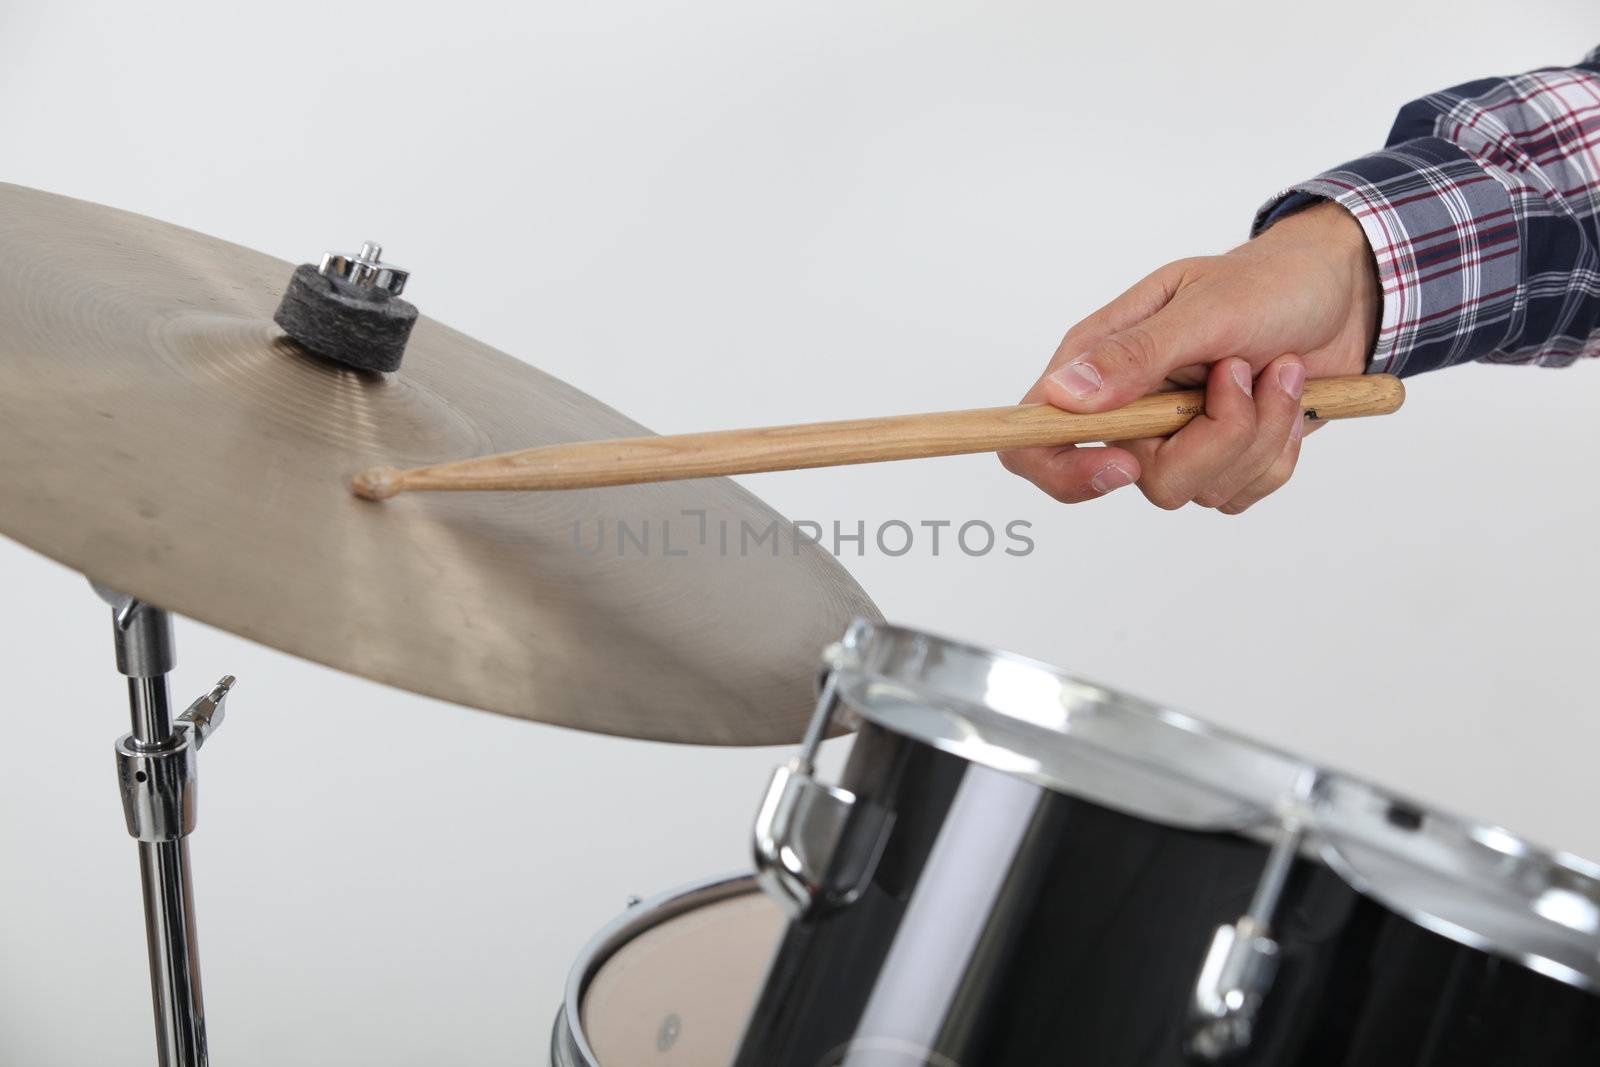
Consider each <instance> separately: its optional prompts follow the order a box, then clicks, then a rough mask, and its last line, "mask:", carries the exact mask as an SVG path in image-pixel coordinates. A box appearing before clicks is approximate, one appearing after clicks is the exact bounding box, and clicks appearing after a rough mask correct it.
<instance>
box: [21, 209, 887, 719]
mask: <svg viewBox="0 0 1600 1067" xmlns="http://www.w3.org/2000/svg"><path fill="white" fill-rule="evenodd" d="M313 251H315V252H318V253H320V252H321V249H317V250H313ZM292 270H293V267H292V266H291V265H290V264H288V263H285V262H283V261H281V260H278V259H274V258H272V257H270V256H266V255H263V254H261V253H258V252H254V251H251V250H250V249H247V248H241V247H239V246H238V245H233V244H229V243H227V242H225V241H221V240H217V239H216V238H212V237H208V236H205V235H204V234H199V233H195V232H193V231H191V230H185V229H182V228H180V227H177V226H173V225H170V224H168V223H164V222H159V221H156V220H154V219H149V218H145V217H143V216H139V215H134V214H130V213H128V212H124V211H118V210H114V209H111V208H107V207H103V206H99V205H96V204H90V203H86V202H84V201H79V200H72V199H68V198H66V197H61V196H56V195H52V194H49V193H44V192H40V191H37V190H32V189H26V188H22V187H19V186H13V185H0V456H3V459H0V533H3V534H5V535H6V536H8V537H11V538H13V539H15V540H17V541H19V542H21V543H22V544H24V545H27V546H29V547H30V548H33V549H34V550H36V551H38V552H40V553H43V554H44V555H46V556H49V557H51V558H53V559H56V560H59V561H60V562H62V563H64V564H66V565H67V566H69V567H72V568H73V569H75V570H78V571H81V572H82V573H83V574H85V575H86V576H88V577H89V578H91V579H93V580H94V581H96V582H99V583H101V584H103V585H107V586H110V587H112V588H115V589H118V590H120V591H122V592H124V593H127V594H130V595H132V596H135V597H138V598H140V599H142V600H145V601H148V602H149V603H152V604H155V605H158V606H160V607H163V608H166V609H168V610H170V611H174V612H178V613H180V614H183V615H187V616H190V617H192V618H195V619H198V620H200V621H202V622H205V623H209V624H211V625H213V626H217V627H220V628H222V629H225V630H229V631H232V632H233V633H236V634H238V635H240V636H242V637H246V638H249V639H251V640H254V641H259V642H261V643H263V644H266V645H270V646H272V647H274V648H278V649H281V650H283V651H285V652H289V653H292V654H294V655H297V656H302V657H304V658H306V659H309V660H314V661H316V662H318V663H324V664H327V665H329V666H331V667H335V668H337V669H339V670H343V671H348V672H350V673H352V674H357V675H361V676H363V677H366V678H371V679H374V680H376V681H379V682H384V683H387V684H389V685H394V686H398V687H400V688H403V689H408V690H411V691H413V692H417V693H423V694H426V695H428V696H433V697H437V698H439V699H441V700H446V701H449V702H451V703H455V704H462V705H466V706H469V707H475V708H482V709H485V710H488V711H495V712H500V713H503V714H506V715H513V716H517V717H520V718H525V719H532V720H537V721H539V722H545V723H553V724H556V725H559V726H568V727H575V728H577V729H582V730H592V731H597V732H600V733H608V734H619V735H624V736H629V737H640V738H650V739H655V740H662V741H680V742H694V743H709V744H776V743H785V742H791V741H794V740H796V739H797V738H798V737H799V736H800V733H801V731H802V730H803V728H804V725H805V723H806V721H807V719H808V718H809V717H810V713H811V708H812V705H813V702H814V696H813V683H814V680H815V675H816V670H817V662H818V658H817V657H818V653H819V652H820V651H821V649H822V648H823V647H824V646H825V645H826V644H827V643H828V642H830V641H832V640H834V639H835V638H837V637H838V635H839V634H840V633H842V632H843V630H844V628H845V625H846V623H847V622H848V620H849V619H850V618H851V617H852V616H854V615H867V616H871V617H875V616H876V615H877V612H876V610H875V609H874V607H873V605H872V602H871V600H870V599H868V597H867V596H866V594H865V593H864V592H862V590H861V589H860V588H859V587H858V586H857V585H856V583H855V582H854V581H853V580H852V579H851V578H850V576H849V575H848V574H847V573H846V572H845V570H844V568H843V567H841V566H840V565H839V564H838V562H837V561H836V560H834V559H833V558H832V557H831V556H829V555H827V554H826V553H825V552H823V551H821V550H820V549H818V548H817V547H816V546H815V544H814V543H812V542H810V541H809V540H808V539H806V538H805V537H804V536H795V533H794V530H793V528H792V527H790V526H789V525H788V524H787V522H785V521H784V520H782V519H781V517H780V516H778V514H777V513H776V512H774V511H772V510H771V509H770V508H768V507H767V506H765V505H764V504H762V503H761V502H760V501H759V500H757V499H756V498H755V497H754V496H752V495H751V494H750V493H748V492H746V491H745V490H743V489H741V488H740V487H739V486H737V485H735V484H733V483H732V482H729V481H727V480H725V479H707V480H701V481H693V482H676V483H661V484H653V485H637V486H627V487H616V488H607V489H591V490H580V491H576V492H571V493H558V494H520V495H516V496H508V495H504V494H485V493H462V494H418V495H415V496H409V497H406V498H405V499H401V500H397V501H391V502H389V503H388V504H386V505H376V504H373V503H370V502H368V501H364V500H360V499H357V498H356V497H354V496H352V495H351V493H350V489H349V485H348V481H347V479H348V476H349V474H350V472H351V471H356V470H360V469H362V468H363V467H366V466H370V465H372V464H376V463H384V464H393V463H401V464H420V463H426V462H431V461H433V460H437V459H438V458H439V457H441V456H470V455H478V454H482V453H486V452H500V451H508V450H511V449H519V448H528V447H531V446H535V445H543V444H554V443H558V442H564V441H577V440H587V439H595V438H607V437H626V436H632V435H637V434H640V433H647V432H648V431H645V430H644V429H643V428H642V427H640V426H639V425H638V424H637V423H635V422H633V421H631V420H629V419H627V418H625V417H624V416H622V415H621V414H619V413H617V412H616V411H613V410H612V409H610V408H608V407H606V406H605V405H604V404H601V403H600V402H599V401H597V400H595V399H593V398H591V397H589V396H587V395H586V394H584V393H582V392H579V391H578V390H577V389H574V388H572V387H571V386H569V385H566V384H564V383H562V382H560V381H558V380H557V379H555V378H553V377H551V376H550V375H548V374H545V373H543V372H542V371H539V370H537V369H535V368H533V367H531V366H528V365H527V364H525V363H522V362H520V361H518V360H516V359H513V358H512V357H510V356H508V355H505V354H503V353H501V352H498V351H496V350H494V349H492V348H490V347H489V346H487V345H484V344H481V343H479V342H477V341H474V340H473V339H472V338H470V337H467V336H465V335H463V334H461V333H458V332H456V331H454V330H452V329H450V328H449V327H447V326H443V325H441V324H439V323H437V322H434V321H432V320H431V319H428V318H426V317H422V318H419V319H418V321H417V323H416V326H415V328H414V330H413V332H412V335H411V340H410V344H409V347H408V348H407V350H406V356H405V362H404V364H403V365H402V366H401V368H400V370H399V371H398V372H396V373H394V374H391V375H380V374H376V373H371V372H365V371H356V370H352V369H349V368H347V367H344V366H341V365H339V364H335V363H332V362H329V361H326V360H323V359H322V358H320V357H317V356H314V355H312V354H310V353H308V352H307V351H305V350H304V349H302V348H301V347H299V346H298V345H297V344H296V343H295V342H293V341H291V340H289V339H288V338H287V337H285V336H284V335H283V333H282V331H281V330H279V329H278V327H276V326H275V325H273V322H272V314H273V310H274V308H275V307H276V306H277V303H278V299H279V297H280V296H281V295H282V293H283V291H284V287H285V285H286V283H287V282H288V279H289V276H290V274H291V272H292ZM413 291H415V287H413ZM774 523H776V524H777V525H776V526H774V525H773V524H774ZM746 530H748V531H749V532H748V533H746V532H745V531H746Z"/></svg>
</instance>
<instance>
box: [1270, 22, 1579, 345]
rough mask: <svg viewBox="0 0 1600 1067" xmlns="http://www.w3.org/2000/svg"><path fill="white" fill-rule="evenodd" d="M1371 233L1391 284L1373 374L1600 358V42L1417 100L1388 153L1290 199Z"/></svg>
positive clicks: (1287, 197) (1276, 209) (1289, 208)
mask: <svg viewBox="0 0 1600 1067" xmlns="http://www.w3.org/2000/svg"><path fill="white" fill-rule="evenodd" d="M1318 199H1329V200H1334V201H1337V202H1338V203H1339V204H1341V205H1342V206H1344V207H1345V208H1346V209H1347V210H1348V211H1349V212H1350V213H1351V214H1352V215H1354V216H1355V218H1356V220H1357V221H1358V222H1360V224H1361V228H1362V229H1363V230H1364V231H1365V232H1366V235H1367V241H1368V242H1369V243H1370V244H1371V245H1372V252H1373V256H1374V258H1375V259H1376V261H1377V265H1378V277H1379V281H1380V283H1381V286H1382V290H1383V317H1382V320H1381V322H1380V325H1379V329H1378V338H1377V344H1376V345H1375V347H1374V349H1373V352H1372V356H1371V358H1370V360H1369V361H1368V365H1367V369H1368V370H1369V371H1371V372H1374V373H1377V372H1388V373H1391V374H1401V375H1410V374H1417V373H1420V372H1422V371H1425V370H1434V369H1436V368H1439V367H1448V366H1451V365H1453V364H1456V363H1464V362H1467V361H1469V360H1484V361H1488V362H1494V363H1531V364H1539V365H1542V366H1547V367H1562V366H1566V365H1567V364H1569V363H1571V362H1572V361H1573V360H1575V359H1577V358H1578V357H1579V356H1597V355H1600V251H1597V250H1600V49H1596V50H1595V51H1594V52H1592V53H1590V54H1589V56H1588V57H1587V58H1585V60H1584V61H1583V62H1582V63H1581V64H1579V65H1578V66H1576V67H1569V68H1551V69H1545V70H1536V71H1533V72H1531V73H1528V74H1519V75H1515V76H1513V77H1509V78H1488V79H1485V80H1482V81H1475V82H1469V83H1467V84H1466V85H1460V86H1457V87H1456V88H1454V89H1447V90H1445V91H1444V92H1441V93H1434V94H1433V95H1431V96H1427V97H1424V98H1422V99H1421V100H1417V101H1415V102H1413V103H1410V104H1407V105H1406V106H1405V107H1404V108H1402V109H1401V111H1400V115H1399V117H1398V118H1397V119H1396V120H1395V124H1394V129H1393V130H1391V131H1390V133H1389V140H1388V144H1387V147H1385V148H1384V149H1383V150H1382V151H1380V152H1374V153H1372V154H1371V155H1366V156H1362V157H1361V158H1359V159H1355V160H1352V161H1351V162H1349V163H1346V164H1344V165H1343V166H1340V167H1335V168H1334V169H1332V170H1329V171H1326V172H1324V173H1322V174H1320V175H1318V176H1317V177H1315V178H1312V179H1311V180H1310V181H1307V182H1303V183H1301V184H1299V185H1296V186H1294V187H1293V188H1292V189H1289V190H1287V191H1286V192H1284V193H1281V194H1279V195H1278V196H1277V197H1275V198H1273V200H1271V201H1270V202H1268V204H1267V205H1266V206H1265V207H1263V208H1262V209H1261V211H1260V212H1259V213H1258V214H1257V216H1256V221H1255V226H1254V227H1253V229H1252V235H1253V234H1256V233H1260V232H1261V231H1262V230H1264V229H1266V228H1267V227H1268V226H1270V225H1271V224H1272V223H1273V222H1275V221H1277V220H1278V219H1279V218H1282V217H1283V216H1284V215H1286V214H1289V213H1290V212H1293V211H1295V210H1298V209H1299V208H1300V207H1303V206H1305V205H1306V204H1307V203H1310V202H1311V201H1313V200H1318Z"/></svg>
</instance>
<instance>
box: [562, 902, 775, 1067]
mask: <svg viewBox="0 0 1600 1067" xmlns="http://www.w3.org/2000/svg"><path fill="white" fill-rule="evenodd" d="M760 891H761V889H760V887H759V886H758V885H757V884H756V878H755V875H754V874H751V873H749V872H742V873H738V874H724V875H717V876H714V877H711V878H704V879H701V880H700V881H698V882H690V883H689V884H688V885H684V886H679V887H678V888H676V889H669V890H667V891H665V892H663V893H658V894H656V895H655V896H653V897H647V898H646V899H644V900H641V901H639V902H638V903H637V904H632V905H630V906H629V907H628V909H627V910H626V911H624V912H623V913H622V914H621V915H618V916H617V917H616V918H614V919H612V920H611V921H610V922H608V923H606V925H604V926H602V927H601V928H600V930H599V932H597V933H596V934H595V935H594V936H593V937H591V938H590V939H589V940H588V942H586V943H585V944H584V946H583V949H582V951H580V952H579V953H578V958H577V959H576V960H575V961H574V962H573V964H572V967H571V969H570V970H569V971H568V972H567V985H566V1000H565V1002H564V1003H563V1004H562V1005H561V1010H560V1012H558V1013H557V1015H556V1023H555V1028H554V1032H553V1033H552V1034H551V1059H552V1061H553V1062H554V1063H555V1064H556V1065H557V1067H600V1063H599V1061H598V1060H597V1059H595V1055H594V1049H592V1048H590V1047H589V1035H588V1034H587V1033H585V1032H584V1029H583V998H584V995H585V994H586V993H588V991H589V985H590V983H591V982H593V981H594V977H595V975H597V974H599V973H600V968H602V967H604V966H605V965H606V962H607V961H608V960H610V959H611V957H612V956H614V955H616V954H617V953H618V952H619V951H621V950H622V949H623V948H625V947H626V946H627V945H629V944H630V943H631V942H632V941H633V939H634V938H636V937H638V936H639V935H640V934H643V933H645V932H647V931H649V930H653V929H655V928H656V927H658V926H660V925H661V924H662V923H666V922H670V921H672V920H673V919H676V918H678V917H679V916H680V915H686V914H688V913H689V912H691V911H694V910H696V909H697V908H703V907H706V906H708V905H711V904H716V903H718V902H720V901H723V900H729V899H731V898H733V897H737V896H742V895H744V894H746V893H759V892H760ZM563 1038H564V1039H565V1041H563ZM574 1057H576V1059H575V1058H574Z"/></svg>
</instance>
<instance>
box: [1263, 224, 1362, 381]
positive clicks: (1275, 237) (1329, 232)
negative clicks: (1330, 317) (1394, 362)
mask: <svg viewBox="0 0 1600 1067" xmlns="http://www.w3.org/2000/svg"><path fill="white" fill-rule="evenodd" d="M1255 240H1256V242H1261V243H1265V244H1268V245H1269V246H1270V245H1274V244H1279V243H1280V242H1282V243H1283V244H1292V245H1295V246H1297V247H1299V248H1301V249H1306V250H1309V251H1310V252H1311V253H1312V254H1314V255H1315V256H1316V258H1317V259H1318V260H1319V261H1321V262H1323V263H1325V264H1326V265H1328V266H1329V267H1330V268H1331V269H1332V271H1333V273H1334V276H1335V278H1336V279H1337V282H1338V286H1339V290H1340V292H1341V294H1342V295H1343V296H1344V298H1345V300H1346V302H1347V306H1348V309H1349V311H1348V319H1347V321H1348V322H1349V323H1350V329H1351V330H1352V332H1353V333H1354V334H1355V335H1356V337H1357V338H1359V342H1360V343H1361V363H1360V364H1359V365H1358V366H1353V367H1351V368H1349V369H1350V373H1355V374H1359V373H1361V372H1362V371H1364V370H1365V369H1366V357H1367V356H1368V355H1370V354H1371V352H1372V350H1373V346H1374V345H1375V344H1376V342H1377V339H1378V326H1379V323H1380V322H1381V320H1382V316H1383V290H1382V287H1381V285H1380V284H1379V281H1378V261H1377V259H1376V258H1375V257H1374V256H1373V253H1372V245H1371V243H1370V242H1369V241H1368V240H1367V235H1366V232H1365V231H1364V230H1362V228H1361V224H1360V223H1359V222H1357V221H1356V217H1355V216H1354V215H1352V214H1351V213H1350V212H1349V211H1348V210H1347V209H1346V208H1345V207H1343V206H1342V205H1340V204H1339V203H1337V202H1335V201H1333V200H1319V201H1317V202H1316V203H1314V204H1311V205H1309V206H1307V207H1306V208H1304V209H1302V210H1300V211H1297V212H1295V213H1294V214H1292V215H1288V216H1285V217H1284V218H1282V219H1279V220H1278V221H1277V222H1276V223H1274V224H1273V225H1272V227H1271V228H1270V229H1268V230H1267V231H1266V232H1265V233H1263V234H1261V235H1260V236H1259V237H1257V238H1256V239H1255Z"/></svg>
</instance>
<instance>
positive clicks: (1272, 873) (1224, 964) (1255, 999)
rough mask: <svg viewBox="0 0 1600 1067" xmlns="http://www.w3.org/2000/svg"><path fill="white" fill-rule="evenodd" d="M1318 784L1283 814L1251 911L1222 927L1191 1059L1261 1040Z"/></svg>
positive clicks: (1193, 1027)
mask: <svg viewBox="0 0 1600 1067" xmlns="http://www.w3.org/2000/svg"><path fill="white" fill-rule="evenodd" d="M1315 789H1316V776H1315V775H1314V774H1312V775H1308V776H1307V777H1306V779H1305V780H1303V781H1302V782H1301V783H1300V789H1299V796H1298V797H1297V798H1296V799H1295V800H1294V801H1292V802H1291V810H1289V811H1287V812H1286V813H1285V814H1284V815H1283V816H1282V822H1281V823H1280V828H1279V832H1278V837H1277V840H1275V841H1274V842H1273V844H1272V849H1271V851H1270V852H1268V853H1267V862H1266V865H1265V866H1264V867H1263V868H1262V871H1261V878H1260V880H1259V881H1258V882H1257V883H1256V889H1255V893H1254V895H1253V896H1252V897H1251V900H1250V907H1249V910H1248V911H1247V912H1246V913H1245V914H1244V915H1242V916H1241V917H1240V918H1239V919H1237V920H1236V921H1234V922H1231V923H1224V924H1223V925H1221V926H1219V927H1217V930H1216V932H1215V933H1214V934H1213V935H1212V937H1211V947H1210V949H1209V950H1208V951H1207V952H1206V956H1205V960H1204V962H1202V963H1201V965H1200V974H1199V977H1198V978H1197V979H1196V981H1195V987H1194V996H1193V999H1192V1000H1191V1002H1190V1005H1189V1027H1188V1035H1187V1041H1186V1042H1185V1046H1184V1048H1185V1051H1186V1052H1187V1053H1188V1056H1189V1058H1190V1059H1191V1060H1197V1061H1199V1062H1201V1063H1219V1062H1221V1061H1223V1060H1228V1059H1232V1058H1233V1057H1235V1056H1238V1055H1240V1054H1241V1053H1243V1052H1245V1051H1246V1050H1247V1049H1248V1048H1249V1047H1250V1044H1251V1042H1252V1041H1253V1040H1254V1039H1255V1030H1256V1021H1257V1015H1258V1014H1259V1013H1260V1011H1261V1004H1262V1001H1264V1000H1265V999H1266V996H1267V993H1268V992H1269V991H1270V990H1271V988H1272V982H1273V979H1274V978H1275V977H1276V976H1277V972H1278V959H1279V955H1280V952H1279V946H1278V942H1277V941H1276V940H1275V939H1274V938H1273V936H1272V922H1273V917H1274V915H1275V914H1276V913H1277V910H1278V904H1279V901H1280V900H1281V899H1282V898H1283V890H1284V886H1285V885H1286V884H1287V883H1288V880H1289V871H1290V869H1291V868H1292V867H1293V866H1294V860H1295V857H1296V856H1297V855H1298V854H1299V852H1300V842H1301V840H1302V838H1303V837H1304V836H1305V821H1306V815H1305V813H1304V811H1303V806H1304V800H1305V798H1307V797H1309V796H1310V795H1311V794H1312V793H1313V792H1314V791H1315Z"/></svg>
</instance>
